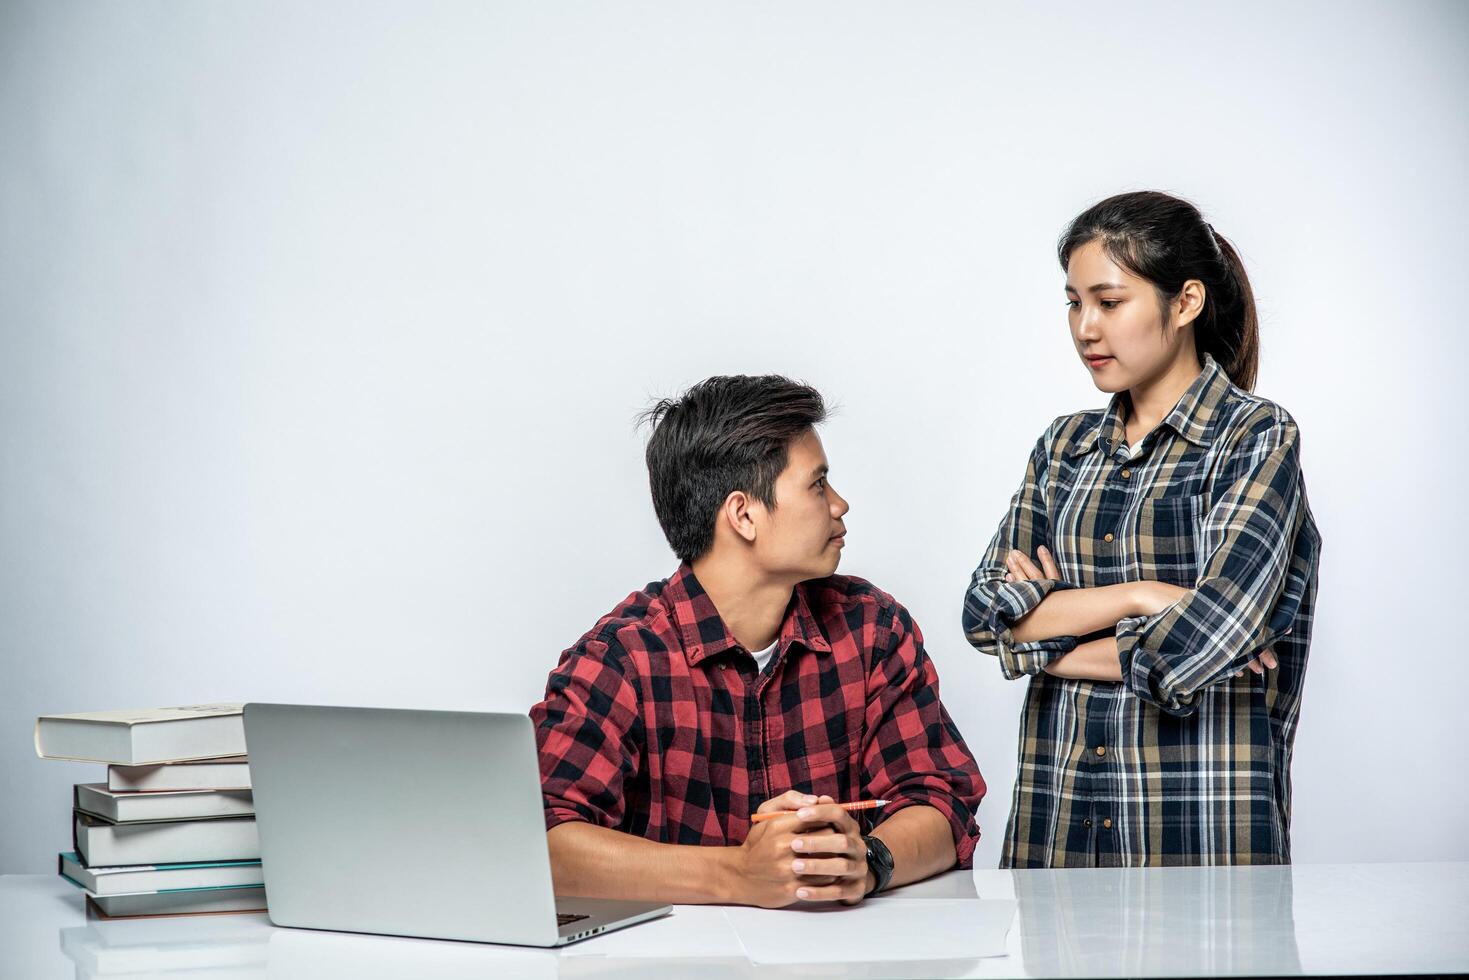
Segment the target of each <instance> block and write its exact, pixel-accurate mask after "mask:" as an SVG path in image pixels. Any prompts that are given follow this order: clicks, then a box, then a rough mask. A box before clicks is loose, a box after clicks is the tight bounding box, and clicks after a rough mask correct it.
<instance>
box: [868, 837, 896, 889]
mask: <svg viewBox="0 0 1469 980" xmlns="http://www.w3.org/2000/svg"><path fill="white" fill-rule="evenodd" d="M862 840H863V841H865V842H866V843H867V868H868V870H869V871H871V872H872V876H873V877H874V878H875V879H877V883H876V884H875V885H873V886H872V891H870V892H868V893H867V894H869V895H872V894H875V893H877V892H880V891H882V890H883V889H884V888H886V887H887V886H888V882H890V881H892V880H893V852H892V851H890V850H888V846H887V845H886V844H884V843H883V842H882V839H881V838H878V837H873V836H872V835H870V834H863V835H862Z"/></svg>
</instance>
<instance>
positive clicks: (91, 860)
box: [73, 812, 260, 867]
mask: <svg viewBox="0 0 1469 980" xmlns="http://www.w3.org/2000/svg"><path fill="white" fill-rule="evenodd" d="M74 842H75V847H74V848H73V850H75V851H76V852H77V854H79V855H81V858H82V863H83V864H85V865H87V866H88V867H105V866H110V865H115V864H187V863H190V862H203V861H258V860H260V834H259V832H258V831H257V830H256V829H255V818H254V817H223V818H221V819H218V820H174V821H165V822H162V823H123V824H110V823H107V822H106V821H105V820H99V819H98V818H96V817H94V816H92V815H91V814H88V813H80V812H78V813H77V814H76V824H75V837H74Z"/></svg>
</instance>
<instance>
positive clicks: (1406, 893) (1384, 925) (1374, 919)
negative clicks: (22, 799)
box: [0, 863, 1469, 980]
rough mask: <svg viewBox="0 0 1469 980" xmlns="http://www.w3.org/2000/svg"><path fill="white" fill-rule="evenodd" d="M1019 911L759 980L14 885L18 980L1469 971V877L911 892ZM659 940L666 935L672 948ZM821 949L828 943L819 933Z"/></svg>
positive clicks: (734, 962)
mask: <svg viewBox="0 0 1469 980" xmlns="http://www.w3.org/2000/svg"><path fill="white" fill-rule="evenodd" d="M893 894H894V895H902V896H907V897H917V898H922V897H929V898H946V897H963V896H968V897H973V896H975V895H976V894H977V895H978V896H979V897H981V898H1012V897H1013V898H1015V899H1017V900H1018V902H1019V906H1020V907H1019V913H1018V919H1017V922H1016V924H1015V925H1014V926H1012V928H1011V930H1010V935H1009V947H1008V955H1006V956H1001V957H993V958H988V959H972V960H964V961H942V960H922V959H914V958H913V957H915V956H919V957H921V955H922V950H923V948H924V940H923V937H922V936H895V937H893V942H892V949H893V958H892V959H891V960H888V961H884V962H879V963H868V964H856V965H854V964H842V965H840V966H837V965H835V964H833V965H829V966H822V965H809V964H808V965H802V966H792V967H787V968H779V967H770V966H756V965H754V964H752V963H750V962H749V960H747V959H746V958H745V957H744V955H743V953H742V948H741V947H740V945H739V942H738V940H737V939H736V938H735V936H734V934H733V932H732V930H730V928H729V926H728V923H727V920H726V919H725V918H724V916H723V912H722V910H721V909H718V908H699V907H683V906H680V907H677V908H676V909H675V911H674V914H673V915H672V916H669V917H666V918H664V919H662V920H660V921H659V922H656V923H650V924H647V925H640V926H636V927H634V929H635V930H648V931H647V932H646V933H644V934H643V935H642V937H641V938H639V939H638V940H637V942H636V943H634V944H633V945H634V946H642V947H644V949H643V951H644V952H646V953H647V954H649V955H648V956H646V957H644V956H636V957H634V956H627V955H621V954H622V953H626V952H628V951H629V947H628V946H627V945H626V943H631V941H632V940H633V937H632V935H631V934H630V933H629V934H627V935H626V936H625V938H624V945H623V946H622V947H621V949H620V952H619V950H618V949H616V948H613V947H608V948H609V950H610V951H612V952H618V953H619V955H598V954H597V948H596V947H594V946H593V945H591V944H592V943H603V942H604V941H610V940H612V939H614V938H615V935H609V936H607V937H598V938H597V939H593V940H589V941H588V942H587V943H584V944H581V945H580V947H571V948H569V949H568V950H562V951H557V952H551V951H545V950H527V949H516V948H512V947H500V946H487V945H479V944H474V943H454V942H435V941H431V940H415V939H394V938H388V937H379V936H355V935H349V934H343V933H318V932H310V931H306V930H297V929H277V928H274V927H272V926H271V925H270V923H269V922H268V921H267V919H266V917H265V916H264V915H260V914H254V915H229V916H212V917H198V918H178V919H142V920H131V921H99V920H95V919H88V918H87V915H86V912H85V909H84V906H83V902H82V895H81V892H80V891H79V890H77V889H76V888H74V887H73V886H71V885H68V884H67V883H65V882H63V881H62V880H60V879H59V878H56V877H55V876H41V875H34V876H32V875H24V876H15V875H12V876H8V877H3V878H0V977H5V978H10V977H17V978H19V977H26V978H32V977H34V978H50V977H67V978H70V977H79V978H80V977H93V976H99V977H100V976H120V975H129V974H132V975H139V974H153V973H157V974H162V975H166V976H168V977H183V976H204V977H208V978H214V980H224V978H227V977H228V978H234V977H240V978H246V977H249V978H261V977H269V978H272V980H297V978H300V980H307V978H310V980H317V978H335V977H341V978H348V977H350V978H354V980H355V978H369V980H371V978H378V977H381V978H395V980H396V978H399V977H412V978H414V980H439V978H459V977H465V978H468V977H475V978H482V977H500V976H526V977H547V978H549V977H632V978H636V980H655V978H659V977H665V976H666V977H686V976H691V975H697V976H700V977H750V978H756V977H758V978H760V980H768V978H772V977H783V976H792V977H833V976H853V977H933V976H944V977H990V976H994V977H1001V976H1035V975H1041V976H1070V975H1087V976H1108V975H1111V976H1116V975H1141V976H1148V975H1160V974H1173V975H1179V974H1183V975H1189V974H1192V975H1211V974H1254V975H1264V974H1278V975H1290V974H1300V973H1338V974H1339V973H1386V972H1395V973H1454V972H1462V971H1469V863H1441V864H1354V865H1314V866H1313V865H1298V866H1295V867H1278V868H1167V869H1154V870H1072V871H1017V872H1008V871H976V872H973V873H972V874H971V873H969V872H952V873H950V874H947V875H943V876H941V877H939V878H935V879H933V880H932V881H928V882H924V883H922V884H919V885H914V886H911V887H909V888H905V889H901V890H899V891H897V892H894V893H893ZM655 930H656V931H655ZM812 941H813V942H819V941H820V940H819V935H817V934H813V936H812Z"/></svg>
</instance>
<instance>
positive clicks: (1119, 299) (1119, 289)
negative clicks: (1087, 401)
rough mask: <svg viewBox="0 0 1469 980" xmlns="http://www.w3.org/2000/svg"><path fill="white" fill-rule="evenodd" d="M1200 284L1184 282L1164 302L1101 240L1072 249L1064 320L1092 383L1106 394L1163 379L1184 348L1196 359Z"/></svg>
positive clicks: (1201, 290)
mask: <svg viewBox="0 0 1469 980" xmlns="http://www.w3.org/2000/svg"><path fill="white" fill-rule="evenodd" d="M1203 288H1204V287H1203V284H1202V283H1199V282H1197V281H1196V280H1189V282H1188V283H1185V284H1184V288H1183V291H1182V292H1181V293H1180V294H1179V295H1178V296H1177V297H1176V298H1175V299H1174V300H1173V302H1172V303H1169V304H1167V305H1166V306H1165V305H1164V304H1163V303H1160V302H1159V300H1158V291H1157V289H1156V288H1154V286H1153V284H1152V283H1151V282H1149V281H1148V280H1146V279H1141V278H1139V277H1138V276H1135V275H1133V274H1132V273H1131V272H1129V271H1127V270H1126V269H1124V268H1123V267H1122V266H1120V265H1118V264H1117V263H1116V262H1115V261H1113V260H1112V258H1111V257H1110V256H1108V255H1107V253H1106V251H1105V250H1103V248H1102V246H1101V243H1099V242H1095V241H1092V242H1088V243H1087V244H1085V245H1083V246H1082V247H1081V248H1078V249H1077V250H1076V251H1074V252H1072V253H1071V261H1070V263H1069V264H1068V265H1067V267H1066V300H1067V304H1066V305H1067V319H1068V320H1069V321H1070V323H1071V340H1072V342H1073V343H1074V344H1076V350H1077V353H1078V354H1080V355H1081V360H1082V363H1083V364H1085V365H1086V366H1087V370H1089V371H1090V372H1091V375H1092V381H1093V383H1095V384H1096V386H1097V387H1098V388H1100V389H1101V390H1102V391H1105V392H1108V393H1115V392H1119V391H1126V390H1128V389H1131V388H1136V387H1138V386H1139V385H1145V384H1147V383H1149V382H1151V381H1153V380H1155V379H1157V378H1160V377H1162V376H1163V375H1164V374H1166V373H1167V372H1168V370H1169V369H1170V368H1171V367H1173V366H1174V365H1175V364H1176V363H1177V362H1178V361H1179V359H1180V358H1181V357H1183V356H1184V351H1185V350H1186V351H1187V354H1188V356H1191V357H1194V358H1195V359H1196V358H1197V355H1196V354H1194V338H1193V327H1192V326H1191V324H1192V323H1193V320H1194V318H1195V317H1196V316H1197V315H1198V310H1199V308H1201V307H1202V305H1203ZM1165 309H1166V310H1167V311H1168V313H1167V320H1166V322H1165V312H1164V311H1165Z"/></svg>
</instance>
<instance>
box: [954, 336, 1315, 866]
mask: <svg viewBox="0 0 1469 980" xmlns="http://www.w3.org/2000/svg"><path fill="white" fill-rule="evenodd" d="M1124 408H1125V402H1124V401H1123V399H1122V397H1121V396H1118V397H1114V398H1113V400H1112V403H1111V405H1110V406H1109V407H1108V409H1107V410H1106V411H1105V412H1101V411H1094V412H1082V413H1079V414H1075V415H1067V416H1063V417H1061V418H1059V419H1057V420H1056V421H1055V422H1054V423H1052V425H1051V426H1050V427H1049V428H1048V429H1047V430H1046V432H1045V434H1044V435H1043V436H1042V437H1041V439H1040V441H1039V442H1038V443H1037V444H1036V446H1035V449H1034V450H1033V451H1032V453H1031V457H1030V463H1029V466H1028V467H1027V468H1026V473H1025V480H1024V482H1023V483H1022V484H1021V486H1020V489H1019V491H1018V492H1017V493H1016V494H1015V496H1014V498H1013V499H1012V500H1011V502H1010V511H1009V513H1008V514H1007V515H1006V516H1005V519H1004V521H1003V522H1001V524H1000V527H999V530H998V531H997V532H996V533H995V536H994V539H993V540H992V541H991V542H990V546H989V549H988V551H986V553H985V556H984V560H983V561H982V562H981V563H980V565H979V567H978V568H977V569H976V570H975V572H974V577H973V580H972V581H971V583H970V587H969V591H968V593H967V594H966V596H965V600H964V630H965V633H966V635H967V636H968V638H969V641H970V642H971V643H972V644H974V646H976V647H977V648H978V649H979V650H981V651H982V652H984V653H988V654H991V655H994V656H995V657H997V658H998V660H999V664H1000V668H1001V670H1002V671H1003V673H1004V675H1005V676H1006V677H1007V678H1010V679H1016V678H1020V677H1026V676H1029V677H1030V688H1029V691H1028V692H1027V694H1026V698H1025V707H1024V709H1023V712H1022V717H1021V729H1020V759H1019V771H1018V773H1017V775H1016V780H1015V792H1014V797H1013V800H1012V803H1011V809H1010V821H1009V826H1008V828H1007V831H1006V840H1005V846H1004V850H1003V853H1002V856H1001V866H1002V867H1073V866H1119V865H1121V866H1131V865H1170V864H1262V863H1265V864H1271V863H1280V862H1287V861H1289V860H1290V761H1291V749H1292V745H1293V743H1294V741H1295V730H1296V722H1297V719H1298V718H1299V712H1300V702H1301V689H1302V685H1303V682H1304V680H1305V674H1306V654H1307V649H1308V647H1309V646H1310V640H1311V621H1312V612H1313V608H1314V606H1315V593H1316V578H1317V574H1316V573H1317V562H1318V558H1319V555H1320V548H1321V538H1320V535H1319V534H1318V532H1317V530H1316V525H1315V522H1314V520H1313V519H1312V517H1311V512H1310V508H1309V506H1308V504H1307V502H1306V489H1305V485H1304V483H1303V482H1302V476H1301V467H1300V448H1299V436H1298V433H1297V429H1296V425H1295V422H1294V421H1293V420H1292V419H1291V418H1290V416H1289V415H1287V414H1286V412H1285V411H1284V410H1283V409H1281V408H1280V407H1279V406H1277V405H1275V404H1273V403H1271V402H1269V401H1267V400H1265V399H1263V398H1259V397H1256V396H1254V395H1251V394H1249V393H1248V392H1245V391H1241V390H1240V389H1239V388H1236V387H1235V386H1234V385H1232V384H1230V381H1229V378H1228V376H1227V375H1226V374H1225V373H1224V371H1223V370H1222V369H1221V368H1220V367H1219V366H1218V364H1216V363H1215V362H1214V361H1213V360H1212V359H1207V358H1206V362H1205V365H1204V370H1203V372H1202V373H1201V374H1200V375H1199V377H1198V379H1197V380H1196V381H1195V382H1194V383H1193V385H1192V386H1191V387H1190V388H1189V390H1188V391H1187V392H1186V393H1185V394H1184V395H1183V397H1182V398H1181V399H1179V402H1178V404H1177V405H1176V406H1175V407H1174V408H1173V410H1172V411H1171V412H1170V413H1169V414H1168V415H1167V417H1165V418H1164V420H1163V422H1162V423H1161V424H1160V425H1159V426H1158V427H1157V428H1155V429H1154V430H1153V431H1152V432H1150V433H1149V434H1148V435H1147V436H1146V437H1144V438H1143V439H1142V440H1141V441H1140V443H1139V444H1138V446H1137V447H1135V448H1131V447H1129V446H1128V445H1127V441H1126V435H1125V429H1124V415H1123V411H1124ZM1040 545H1045V546H1046V547H1047V548H1049V549H1050V551H1051V552H1052V554H1053V555H1054V557H1055V559H1056V563H1057V566H1058V568H1059V569H1060V572H1061V576H1062V580H1061V581H1051V580H1041V581H1029V582H1006V581H1005V571H1006V569H1005V555H1006V554H1007V552H1009V550H1010V549H1012V548H1014V549H1017V550H1019V551H1022V552H1024V553H1025V554H1027V555H1030V556H1031V557H1032V558H1034V556H1035V554H1036V549H1037V548H1038V547H1039V546H1040ZM1145 580H1151V581H1161V582H1168V583H1171V584H1173V585H1179V586H1183V587H1185V588H1188V589H1190V590H1191V591H1190V592H1189V593H1188V594H1187V595H1186V596H1185V597H1184V598H1183V599H1181V600H1180V601H1178V602H1177V603H1175V604H1174V605H1172V606H1170V607H1169V608H1168V609H1166V610H1164V611H1163V612H1161V613H1159V614H1158V615H1156V616H1148V617H1138V618H1129V619H1124V620H1123V621H1122V622H1120V623H1118V624H1117V627H1116V640H1117V651H1118V657H1119V658H1120V661H1121V666H1122V676H1123V681H1122V683H1120V684H1117V683H1102V682H1095V681H1085V680H1064V679H1061V678H1057V677H1052V676H1051V675H1049V674H1047V673H1045V672H1044V670H1043V669H1042V668H1043V667H1044V666H1045V665H1046V663H1047V662H1049V661H1051V660H1053V659H1055V658H1056V657H1059V656H1062V655H1063V654H1065V653H1067V652H1069V651H1070V650H1072V649H1073V648H1074V647H1075V646H1076V645H1077V643H1078V642H1079V641H1080V640H1082V639H1084V638H1081V637H1065V636H1063V637H1054V638H1051V639H1047V640H1040V641H1035V642H1027V643H1021V642H1017V641H1016V640H1015V639H1014V636H1013V635H1012V633H1011V627H1012V626H1013V625H1014V624H1015V623H1016V622H1018V621H1019V620H1020V619H1021V618H1023V617H1024V616H1025V615H1026V614H1028V613H1029V612H1030V611H1031V610H1032V609H1034V608H1035V607H1036V606H1037V605H1039V604H1040V602H1041V601H1042V600H1043V599H1044V598H1045V597H1046V596H1047V595H1048V594H1049V593H1050V592H1051V591H1053V590H1056V589H1062V588H1076V587H1081V588H1091V587H1095V586H1103V585H1111V584H1114V583H1118V582H1133V581H1145ZM1266 646H1271V647H1273V648H1274V650H1275V653H1276V656H1277V657H1278V658H1279V661H1280V666H1279V668H1278V669H1275V670H1270V671H1267V672H1266V673H1265V675H1264V676H1263V677H1262V676H1259V675H1256V674H1254V673H1252V672H1250V671H1245V672H1244V674H1243V675H1242V676H1236V675H1237V674H1238V673H1239V671H1241V670H1242V669H1243V668H1244V667H1245V665H1246V664H1247V663H1248V662H1249V661H1250V660H1251V659H1253V658H1254V657H1256V656H1257V655H1258V654H1259V653H1260V651H1261V650H1262V649H1263V648H1265V647H1266Z"/></svg>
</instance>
